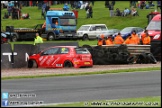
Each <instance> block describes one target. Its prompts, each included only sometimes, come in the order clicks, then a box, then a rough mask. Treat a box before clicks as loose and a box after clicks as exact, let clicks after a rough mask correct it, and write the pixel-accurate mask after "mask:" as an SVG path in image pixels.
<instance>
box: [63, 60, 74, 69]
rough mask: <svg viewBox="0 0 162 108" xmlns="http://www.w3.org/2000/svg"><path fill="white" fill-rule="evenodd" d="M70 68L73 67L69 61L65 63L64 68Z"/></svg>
mask: <svg viewBox="0 0 162 108" xmlns="http://www.w3.org/2000/svg"><path fill="white" fill-rule="evenodd" d="M70 67H73V64H72V63H71V62H70V61H65V62H64V68H70Z"/></svg>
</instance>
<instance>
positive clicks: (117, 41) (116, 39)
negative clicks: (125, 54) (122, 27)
mask: <svg viewBox="0 0 162 108" xmlns="http://www.w3.org/2000/svg"><path fill="white" fill-rule="evenodd" d="M123 42H124V39H123V38H122V36H121V34H120V33H118V35H117V36H116V37H115V38H114V43H115V44H123Z"/></svg>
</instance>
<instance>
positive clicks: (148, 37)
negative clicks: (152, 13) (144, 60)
mask: <svg viewBox="0 0 162 108" xmlns="http://www.w3.org/2000/svg"><path fill="white" fill-rule="evenodd" d="M142 42H143V44H144V45H148V44H150V42H151V38H150V36H146V37H145V38H144V39H143V41H142Z"/></svg>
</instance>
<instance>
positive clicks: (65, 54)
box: [52, 47, 73, 67]
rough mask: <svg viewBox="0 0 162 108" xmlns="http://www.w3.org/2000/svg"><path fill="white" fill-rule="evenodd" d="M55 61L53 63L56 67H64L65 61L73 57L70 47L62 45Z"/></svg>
mask: <svg viewBox="0 0 162 108" xmlns="http://www.w3.org/2000/svg"><path fill="white" fill-rule="evenodd" d="M55 58H56V59H55V61H54V62H53V63H52V66H54V67H63V66H64V62H65V61H66V60H70V61H71V59H72V58H73V57H72V56H71V55H70V48H67V47H60V49H59V51H58V54H56V55H55Z"/></svg>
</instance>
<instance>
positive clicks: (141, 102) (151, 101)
mask: <svg viewBox="0 0 162 108" xmlns="http://www.w3.org/2000/svg"><path fill="white" fill-rule="evenodd" d="M160 106H161V96H155V97H151V96H149V97H140V98H126V99H117V100H95V101H85V102H74V103H68V104H58V105H45V106H42V107H160Z"/></svg>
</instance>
